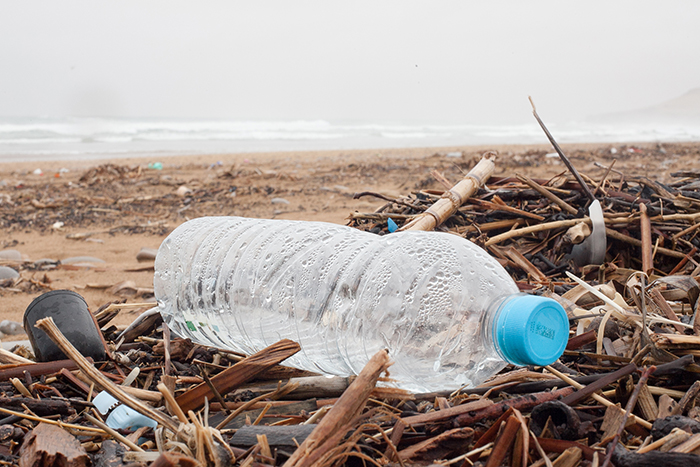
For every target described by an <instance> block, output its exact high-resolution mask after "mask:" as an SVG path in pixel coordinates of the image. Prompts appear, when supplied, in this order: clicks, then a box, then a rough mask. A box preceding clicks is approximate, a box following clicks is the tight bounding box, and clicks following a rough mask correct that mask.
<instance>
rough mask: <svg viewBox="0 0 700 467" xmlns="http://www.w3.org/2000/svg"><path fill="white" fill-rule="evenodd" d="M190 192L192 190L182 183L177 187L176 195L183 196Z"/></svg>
mask: <svg viewBox="0 0 700 467" xmlns="http://www.w3.org/2000/svg"><path fill="white" fill-rule="evenodd" d="M190 193H192V190H191V189H189V188H187V187H186V186H185V185H182V186H181V187H180V188H178V189H177V195H178V196H182V197H185V196H187V195H189V194H190Z"/></svg>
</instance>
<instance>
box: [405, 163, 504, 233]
mask: <svg viewBox="0 0 700 467" xmlns="http://www.w3.org/2000/svg"><path fill="white" fill-rule="evenodd" d="M492 155H493V153H486V154H484V157H483V158H482V159H481V161H479V163H478V164H476V166H475V167H474V168H473V169H472V170H470V171H469V173H468V174H467V175H466V176H465V177H464V178H463V179H462V180H461V181H460V182H459V183H457V184H456V185H455V186H454V187H453V188H452V189H451V190H449V191H446V192H445V193H444V194H443V195H442V197H441V198H440V199H439V200H438V201H437V202H435V204H433V205H432V206H430V207H429V208H428V209H427V210H426V211H425V212H423V213H422V214H420V215H419V216H418V217H416V218H415V219H413V220H412V221H411V222H409V223H408V224H406V225H404V226H403V227H401V228H400V229H399V230H400V231H404V230H427V231H429V230H434V229H435V227H437V226H439V225H440V224H442V223H443V222H445V221H446V220H447V219H448V218H449V217H450V216H451V215H452V214H454V212H455V211H456V210H457V209H458V208H459V207H460V206H461V205H462V204H464V202H465V201H466V200H467V199H468V198H470V197H471V196H474V194H475V193H476V192H477V191H478V190H479V187H481V185H483V184H484V183H485V182H486V180H488V179H489V177H491V175H492V174H493V171H494V170H495V168H496V165H495V164H494V162H493V160H492Z"/></svg>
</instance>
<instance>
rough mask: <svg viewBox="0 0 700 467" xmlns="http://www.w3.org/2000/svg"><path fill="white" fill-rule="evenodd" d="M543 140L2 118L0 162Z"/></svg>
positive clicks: (577, 136)
mask: <svg viewBox="0 0 700 467" xmlns="http://www.w3.org/2000/svg"><path fill="white" fill-rule="evenodd" d="M547 126H548V128H549V130H550V132H551V133H552V134H553V136H554V138H555V139H556V140H557V142H559V143H606V142H609V143H625V142H686V141H700V122H696V123H687V124H678V123H674V124H670V123H663V124H653V123H644V124H624V123H605V124H602V123H595V122H590V121H587V122H570V123H566V124H547ZM535 143H547V139H546V137H545V135H544V133H543V131H542V129H541V128H540V127H539V126H538V125H537V123H536V122H535V121H534V119H533V122H532V123H529V124H511V125H475V124H429V123H421V124H416V123H401V122H389V123H386V122H351V123H348V122H333V121H327V120H294V121H262V120H260V121H242V120H214V119H210V120H206V119H143V118H140V119H126V118H86V117H80V118H78V117H67V118H49V117H41V118H39V117H37V118H28V117H25V118H0V162H13V161H47V160H87V159H119V158H127V157H147V158H152V159H154V160H155V159H160V158H165V157H168V156H176V155H199V154H231V153H257V152H276V151H314V150H349V149H372V148H377V149H387V148H406V147H436V148H438V147H455V146H469V145H490V144H493V145H497V144H535Z"/></svg>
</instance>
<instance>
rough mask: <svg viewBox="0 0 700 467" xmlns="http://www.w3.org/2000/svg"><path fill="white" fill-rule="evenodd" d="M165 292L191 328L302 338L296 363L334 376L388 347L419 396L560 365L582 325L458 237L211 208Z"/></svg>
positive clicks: (162, 253)
mask: <svg viewBox="0 0 700 467" xmlns="http://www.w3.org/2000/svg"><path fill="white" fill-rule="evenodd" d="M154 289H155V295H156V299H157V300H158V307H159V310H160V312H161V314H162V315H163V317H164V319H165V321H166V323H167V324H168V326H169V327H170V328H171V329H172V330H173V331H175V332H176V333H177V334H179V335H181V336H183V337H189V338H191V339H193V340H194V341H196V342H199V343H202V344H206V345H212V346H216V347H220V348H227V349H231V350H235V351H239V352H243V353H246V354H251V353H254V352H257V351H259V350H261V349H263V348H265V347H266V346H268V345H271V344H273V343H275V342H277V341H279V340H280V339H283V338H287V339H291V340H294V341H296V342H298V343H299V344H300V345H301V349H302V350H301V352H299V353H298V354H297V355H295V356H294V357H292V358H290V359H288V360H287V361H286V362H285V364H287V365H290V366H295V367H298V368H302V369H307V370H311V371H319V372H322V373H327V374H333V375H352V374H357V373H358V372H359V371H360V370H361V369H362V368H363V366H364V365H365V363H366V362H367V361H368V360H369V359H370V358H371V357H372V355H374V354H375V353H376V352H377V351H379V350H381V349H384V348H386V349H388V350H389V355H390V357H391V358H392V360H393V361H394V364H393V365H392V366H391V367H390V369H389V370H390V373H391V377H392V378H394V379H395V380H396V381H397V386H398V387H401V388H404V389H408V390H411V391H415V392H426V391H438V390H446V389H456V388H459V387H462V386H467V387H469V386H474V385H478V384H480V383H481V382H483V381H484V380H485V379H487V378H488V377H490V376H492V375H493V374H495V373H497V372H498V371H499V370H501V369H502V368H503V367H505V366H506V364H507V363H514V364H517V365H529V364H534V365H544V364H549V363H552V362H553V361H555V360H556V359H557V358H558V357H559V356H560V355H561V353H562V352H563V351H564V347H565V346H566V342H567V339H568V332H569V324H568V320H567V317H566V313H565V312H564V310H563V308H562V307H561V306H560V305H559V304H558V303H557V302H555V301H554V300H551V299H548V298H544V297H537V296H531V295H525V294H520V293H518V288H517V286H516V285H515V283H514V282H513V280H512V279H511V278H510V276H509V275H508V273H507V272H506V271H505V270H504V269H503V268H502V267H501V265H500V264H498V262H497V261H496V260H495V259H493V258H492V257H491V256H489V255H488V254H487V253H486V252H484V251H483V250H482V249H481V248H479V247H478V246H476V245H475V244H473V243H472V242H470V241H468V240H466V239H464V238H461V237H459V236H457V235H454V234H450V233H439V232H418V231H408V232H398V233H393V234H389V235H385V236H378V235H375V234H372V233H368V232H363V231H360V230H357V229H353V228H351V227H346V226H341V225H336V224H330V223H324V222H305V221H288V220H266V219H247V218H240V217H203V218H198V219H194V220H191V221H188V222H186V223H184V224H182V225H181V226H179V227H178V228H177V229H175V231H173V232H172V233H171V234H170V235H169V236H168V237H167V238H166V239H165V241H163V243H162V245H161V246H160V249H159V250H158V254H157V256H156V262H155V279H154Z"/></svg>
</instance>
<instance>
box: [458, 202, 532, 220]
mask: <svg viewBox="0 0 700 467" xmlns="http://www.w3.org/2000/svg"><path fill="white" fill-rule="evenodd" d="M468 201H469V203H473V204H476V205H478V206H482V207H485V208H487V209H492V210H494V211H503V212H509V213H511V214H517V215H519V216H520V217H529V218H530V219H534V220H536V221H543V220H544V217H542V216H540V215H538V214H533V213H531V212H527V211H523V210H522V209H516V208H512V207H510V206H508V205H505V204H498V203H492V202H491V201H484V200H482V199H476V198H469V200H468Z"/></svg>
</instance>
